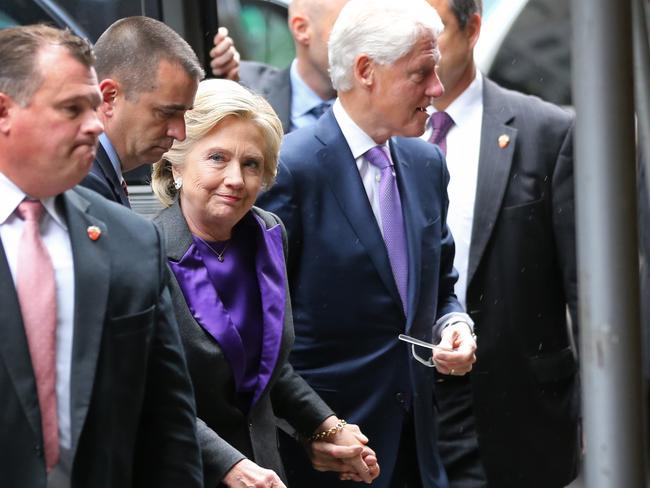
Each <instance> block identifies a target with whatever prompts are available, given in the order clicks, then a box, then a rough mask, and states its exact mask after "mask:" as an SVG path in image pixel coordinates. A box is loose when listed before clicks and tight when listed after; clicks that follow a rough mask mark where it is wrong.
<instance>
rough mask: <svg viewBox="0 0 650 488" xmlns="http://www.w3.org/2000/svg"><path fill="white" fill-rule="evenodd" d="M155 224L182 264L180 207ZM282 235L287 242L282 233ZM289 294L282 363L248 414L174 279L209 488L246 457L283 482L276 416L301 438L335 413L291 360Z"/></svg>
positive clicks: (269, 221)
mask: <svg viewBox="0 0 650 488" xmlns="http://www.w3.org/2000/svg"><path fill="white" fill-rule="evenodd" d="M253 211H254V212H255V213H256V214H257V215H258V216H260V217H261V218H262V219H263V220H264V222H265V224H266V227H267V229H270V228H272V227H275V226H277V225H281V223H280V220H279V219H278V218H277V217H276V216H275V215H273V214H270V213H268V212H265V211H263V210H261V209H256V208H254V209H253ZM155 222H156V223H157V224H158V225H159V226H160V227H161V229H162V230H163V232H164V235H165V243H166V248H167V257H168V258H169V259H171V260H173V261H179V260H180V259H181V258H182V257H183V255H184V254H185V253H186V252H187V250H188V248H189V247H190V245H191V244H192V235H191V233H190V230H189V229H188V227H187V223H186V221H185V218H184V217H183V214H182V213H181V209H180V206H179V204H178V203H176V204H174V205H173V206H171V207H169V208H167V209H165V210H163V211H162V212H161V213H160V214H159V215H158V217H156V219H155ZM283 235H285V240H286V234H285V233H284V229H283ZM285 249H286V242H285ZM284 285H285V287H286V286H287V284H286V283H285V284H284ZM286 293H287V301H286V307H285V320H284V328H283V333H282V342H281V345H280V355H279V357H278V361H277V363H276V366H275V369H274V370H273V372H272V374H271V379H270V381H269V383H268V385H267V386H266V389H265V390H264V392H263V393H262V396H261V397H260V399H259V400H258V401H257V402H256V403H255V404H254V406H253V407H252V408H251V410H250V411H249V412H248V414H244V413H242V411H241V410H240V409H239V408H238V407H237V403H236V393H235V386H234V379H233V373H232V370H231V367H230V363H229V362H228V360H227V359H226V356H225V354H224V352H223V350H222V349H221V347H220V346H219V344H218V343H217V342H216V341H215V340H214V338H213V337H212V336H210V335H209V334H208V333H207V332H206V331H205V330H204V329H203V328H202V327H201V325H200V324H199V323H198V322H197V321H196V320H195V319H194V317H193V316H192V314H191V312H190V310H189V308H188V306H187V302H186V301H185V297H184V296H183V292H182V290H181V288H180V286H179V284H178V282H177V281H176V279H175V278H172V298H173V302H174V310H175V312H176V317H177V318H178V323H179V325H180V330H181V337H182V340H183V345H184V346H185V351H186V355H187V359H188V364H189V369H190V375H191V377H192V382H193V384H194V388H195V394H196V403H197V411H198V417H199V419H198V436H199V442H200V445H201V451H202V455H203V469H204V476H205V486H206V487H215V486H217V484H218V483H219V482H220V481H221V479H222V478H223V477H224V476H225V474H226V473H227V472H228V471H229V470H230V468H231V467H232V466H233V465H234V464H235V463H237V462H238V461H240V460H241V459H243V458H244V457H247V458H249V459H251V460H253V461H254V462H256V463H257V464H259V465H261V466H263V467H266V468H268V469H272V470H273V471H275V472H276V473H278V474H279V475H280V476H281V477H282V478H284V471H283V468H282V462H281V460H280V455H279V452H278V447H277V446H278V440H277V430H276V426H275V417H274V414H275V415H277V416H278V417H280V418H283V419H286V420H287V421H288V422H289V424H290V425H291V426H293V428H295V429H296V430H297V431H298V432H299V433H302V434H307V433H312V432H313V431H314V430H315V429H316V428H317V427H318V426H319V425H320V423H321V422H322V421H323V420H325V419H326V418H327V417H329V416H330V415H332V414H333V412H332V410H331V409H330V408H329V407H328V406H327V405H326V404H325V403H324V402H323V401H322V400H321V399H320V398H319V397H318V395H317V394H316V393H314V391H313V390H312V389H311V388H310V387H309V386H308V385H307V383H306V382H305V381H304V380H303V379H302V378H301V377H299V376H298V375H297V374H296V373H295V372H294V370H293V368H292V367H291V365H290V364H289V362H288V360H287V359H288V356H289V352H290V351H291V346H292V344H293V340H294V334H293V322H292V318H291V302H290V300H289V299H288V298H289V292H288V288H287V290H286Z"/></svg>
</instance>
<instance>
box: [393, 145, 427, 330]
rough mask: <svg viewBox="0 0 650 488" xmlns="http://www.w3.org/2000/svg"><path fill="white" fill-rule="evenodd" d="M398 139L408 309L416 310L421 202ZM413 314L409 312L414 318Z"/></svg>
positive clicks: (396, 151) (395, 152) (395, 148)
mask: <svg viewBox="0 0 650 488" xmlns="http://www.w3.org/2000/svg"><path fill="white" fill-rule="evenodd" d="M397 141H398V139H392V140H391V158H392V159H393V164H394V165H395V172H396V173H397V185H398V187H399V194H400V199H401V202H402V214H403V215H404V227H405V229H404V230H405V232H406V243H407V250H408V273H409V274H408V287H407V297H408V298H407V301H408V307H407V311H409V310H415V309H416V304H417V302H418V300H419V291H420V287H419V285H418V284H419V283H420V265H419V263H421V258H422V228H423V223H422V222H417V216H418V215H420V212H419V211H418V209H419V204H418V201H417V198H415V196H414V191H413V189H415V188H417V187H418V184H417V182H416V181H414V179H415V175H414V174H413V169H412V168H411V166H410V165H409V163H408V160H409V157H408V154H407V153H406V152H405V151H404V150H403V149H402V147H401V146H400V145H399V144H398V142H397ZM412 316H413V314H409V313H407V317H410V318H411V319H412ZM411 322H412V320H408V322H407V324H406V330H407V331H408V330H409V328H410V325H411Z"/></svg>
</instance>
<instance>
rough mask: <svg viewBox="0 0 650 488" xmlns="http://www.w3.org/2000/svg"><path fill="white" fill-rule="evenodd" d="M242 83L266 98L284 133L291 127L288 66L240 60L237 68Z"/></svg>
mask: <svg viewBox="0 0 650 488" xmlns="http://www.w3.org/2000/svg"><path fill="white" fill-rule="evenodd" d="M239 80H240V82H241V84H242V85H244V86H246V87H248V88H250V89H251V90H253V91H255V92H257V93H259V94H260V95H262V96H263V97H264V98H266V99H267V100H268V102H269V103H270V104H271V107H273V110H275V113H277V114H278V118H279V119H280V121H281V122H282V129H283V130H284V133H285V134H286V133H288V132H289V130H290V129H291V77H290V75H289V68H285V69H278V68H275V67H273V66H270V65H268V64H264V63H258V62H255V61H242V63H241V66H240V68H239Z"/></svg>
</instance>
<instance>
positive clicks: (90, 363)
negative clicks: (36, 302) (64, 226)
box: [64, 190, 111, 449]
mask: <svg viewBox="0 0 650 488" xmlns="http://www.w3.org/2000/svg"><path fill="white" fill-rule="evenodd" d="M64 205H65V215H66V220H67V223H68V230H69V233H70V242H71V245H72V255H73V261H74V274H75V305H74V340H73V346H72V372H71V377H70V392H71V423H72V447H73V449H76V447H77V441H78V440H79V435H80V433H81V431H82V429H83V425H84V422H85V419H86V416H87V414H88V406H89V405H90V402H91V395H92V391H93V385H94V380H95V374H96V369H97V359H98V356H99V350H100V347H101V339H102V335H103V325H104V322H105V320H106V303H107V299H108V292H109V283H110V265H109V263H110V254H109V249H108V242H107V241H108V239H110V238H111V236H110V232H109V229H108V228H107V227H106V225H105V224H104V222H102V221H101V220H99V219H97V218H96V217H94V216H92V215H90V214H89V213H88V208H89V205H90V204H89V202H88V201H87V200H85V199H84V198H83V197H81V196H80V195H79V194H78V193H76V192H75V191H73V190H71V191H68V192H66V193H65V194H64ZM93 225H94V226H97V227H99V228H100V229H101V230H102V234H101V237H100V238H99V239H98V240H96V241H93V240H91V239H90V238H89V237H88V227H89V226H93Z"/></svg>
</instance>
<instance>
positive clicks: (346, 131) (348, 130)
mask: <svg viewBox="0 0 650 488" xmlns="http://www.w3.org/2000/svg"><path fill="white" fill-rule="evenodd" d="M332 110H333V112H334V118H336V121H337V122H338V124H339V127H340V128H341V132H342V133H343V137H344V138H345V140H346V142H347V143H348V146H350V151H351V152H352V156H353V157H354V160H355V161H356V163H357V168H358V169H359V173H360V174H361V180H362V181H363V187H364V188H365V189H366V195H368V200H369V201H370V206H371V207H372V213H373V214H374V215H375V219H376V220H377V225H379V230H380V231H381V234H382V236H383V235H384V229H383V228H382V224H381V210H380V206H379V180H380V179H381V170H380V169H379V168H377V167H376V166H373V165H372V164H370V163H369V162H368V160H367V159H366V158H364V157H363V155H364V154H365V153H366V152H367V151H368V150H370V149H372V148H373V147H375V146H377V145H378V144H377V143H376V142H375V141H373V140H372V138H371V137H370V136H369V135H368V134H366V133H365V132H364V131H363V130H362V129H361V127H359V126H358V125H357V124H356V123H355V122H354V121H353V120H352V119H351V118H350V116H349V115H348V113H347V112H346V111H345V109H344V108H343V105H341V102H340V101H339V100H338V99H337V100H336V102H334V105H333V106H332ZM384 146H385V147H386V149H388V157H390V149H389V147H388V142H386V143H384ZM398 192H399V189H398ZM400 199H401V197H400Z"/></svg>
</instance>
